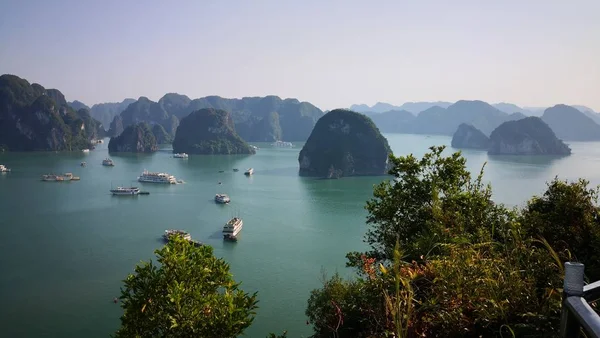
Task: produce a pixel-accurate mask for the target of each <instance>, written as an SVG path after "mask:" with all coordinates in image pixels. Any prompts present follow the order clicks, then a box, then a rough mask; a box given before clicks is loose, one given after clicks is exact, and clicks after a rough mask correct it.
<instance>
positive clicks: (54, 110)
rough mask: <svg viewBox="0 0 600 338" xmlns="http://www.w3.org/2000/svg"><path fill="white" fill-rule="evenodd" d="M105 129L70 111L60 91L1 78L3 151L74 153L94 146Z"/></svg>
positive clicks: (15, 78) (81, 113) (0, 137)
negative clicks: (93, 142)
mask: <svg viewBox="0 0 600 338" xmlns="http://www.w3.org/2000/svg"><path fill="white" fill-rule="evenodd" d="M101 135H102V125H101V123H100V122H98V121H96V120H94V119H93V118H91V117H90V116H89V115H88V114H86V113H85V112H84V111H79V112H77V111H75V110H74V109H73V108H71V107H70V106H69V105H68V103H67V101H66V100H65V97H64V95H63V94H62V93H61V92H60V91H59V90H57V89H45V88H44V87H42V86H41V85H39V84H36V83H34V84H30V83H29V82H27V80H25V79H22V78H19V77H18V76H15V75H8V74H5V75H2V76H0V147H2V149H4V150H9V151H45V150H53V151H62V150H66V151H75V150H81V149H85V148H90V147H91V146H92V144H91V142H90V140H92V139H94V138H98V137H101Z"/></svg>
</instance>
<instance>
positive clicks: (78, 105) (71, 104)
mask: <svg viewBox="0 0 600 338" xmlns="http://www.w3.org/2000/svg"><path fill="white" fill-rule="evenodd" d="M67 104H68V105H69V107H71V108H73V109H75V111H79V110H80V109H86V110H90V107H88V106H87V105H86V104H85V103H83V102H81V101H77V100H75V101H73V102H67ZM109 123H110V121H109ZM107 125H108V124H107Z"/></svg>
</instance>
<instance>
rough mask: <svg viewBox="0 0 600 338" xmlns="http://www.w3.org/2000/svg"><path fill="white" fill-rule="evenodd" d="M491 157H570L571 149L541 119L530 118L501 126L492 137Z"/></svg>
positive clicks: (489, 151)
mask: <svg viewBox="0 0 600 338" xmlns="http://www.w3.org/2000/svg"><path fill="white" fill-rule="evenodd" d="M490 143H491V145H490V148H489V150H488V153H489V154H491V155H570V154H571V149H570V148H569V146H567V145H566V144H565V143H564V142H563V141H561V140H559V139H558V138H557V137H556V135H555V134H554V132H553V131H552V129H550V127H549V126H548V125H547V124H546V123H545V122H544V121H542V119H540V118H539V117H535V116H530V117H527V118H524V119H521V120H518V121H509V122H505V123H503V124H501V125H500V126H499V127H498V128H496V129H495V130H494V131H493V132H492V134H491V135H490Z"/></svg>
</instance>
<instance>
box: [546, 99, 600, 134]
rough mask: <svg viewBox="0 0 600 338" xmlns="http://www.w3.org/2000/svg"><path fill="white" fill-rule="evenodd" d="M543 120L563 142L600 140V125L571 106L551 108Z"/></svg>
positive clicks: (562, 105) (560, 105) (561, 105)
mask: <svg viewBox="0 0 600 338" xmlns="http://www.w3.org/2000/svg"><path fill="white" fill-rule="evenodd" d="M596 115H597V114H596ZM592 116H594V115H592ZM542 120H543V121H544V122H546V123H547V124H548V126H550V128H552V130H553V131H554V133H555V134H556V136H557V137H559V138H560V139H562V140H565V141H598V140H600V125H599V124H598V123H596V122H595V121H594V119H592V118H591V117H589V116H587V115H586V114H584V113H582V112H581V111H579V110H577V109H576V108H573V107H571V106H567V105H564V104H557V105H556V106H554V107H550V108H548V109H546V110H545V111H544V115H542Z"/></svg>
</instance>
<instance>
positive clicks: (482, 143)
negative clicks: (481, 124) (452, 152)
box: [451, 123, 490, 150]
mask: <svg viewBox="0 0 600 338" xmlns="http://www.w3.org/2000/svg"><path fill="white" fill-rule="evenodd" d="M451 145H452V148H458V149H461V148H463V149H483V150H487V149H488V148H489V147H490V139H489V137H487V136H486V135H485V134H484V133H483V132H481V130H479V129H477V128H475V127H473V126H472V125H470V124H466V123H461V124H460V125H459V126H458V129H457V130H456V132H455V133H454V135H452V142H451Z"/></svg>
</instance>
